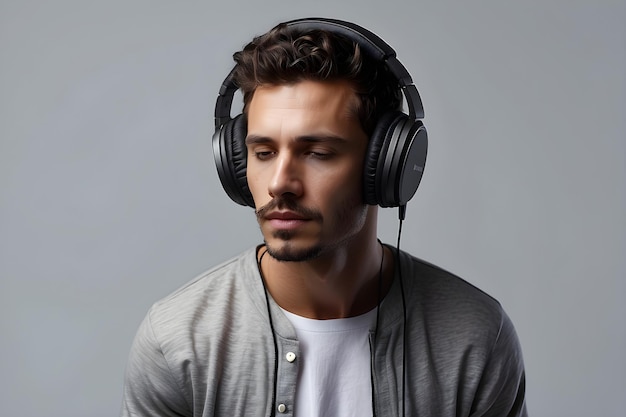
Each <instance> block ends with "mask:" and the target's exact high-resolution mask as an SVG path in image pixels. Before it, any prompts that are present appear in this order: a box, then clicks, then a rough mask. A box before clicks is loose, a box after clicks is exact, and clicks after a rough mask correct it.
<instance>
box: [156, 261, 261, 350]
mask: <svg viewBox="0 0 626 417" xmlns="http://www.w3.org/2000/svg"><path fill="white" fill-rule="evenodd" d="M257 274H258V271H257V270H256V257H255V251H254V249H250V250H247V251H245V252H243V253H241V254H240V255H238V256H237V257H234V258H232V259H230V260H228V261H226V262H224V263H222V264H220V265H218V266H216V267H214V268H212V269H210V270H208V271H206V272H205V273H203V274H201V275H199V276H197V277H196V278H194V279H193V280H191V281H189V282H188V283H186V284H185V285H183V286H182V287H180V288H179V289H177V290H176V291H174V292H172V293H171V294H169V295H168V296H166V297H165V298H163V299H161V300H159V301H157V302H156V303H154V304H153V305H152V307H151V308H150V310H149V311H148V314H147V317H146V322H147V324H148V325H149V326H150V327H151V331H152V332H154V336H155V337H156V338H157V339H158V340H160V341H166V340H168V339H172V338H178V337H181V336H183V335H185V336H189V335H190V333H191V334H193V333H197V332H201V333H204V332H216V331H218V330H219V329H220V328H221V327H223V326H222V324H223V322H224V321H225V320H227V317H225V316H226V315H229V314H230V315H232V314H237V313H241V312H242V310H246V309H250V308H254V304H255V301H254V300H255V291H258V289H257V288H255V285H257V286H260V285H261V284H260V282H258V279H257V278H258V277H257Z"/></svg>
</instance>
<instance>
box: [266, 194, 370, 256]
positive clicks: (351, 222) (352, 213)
mask: <svg viewBox="0 0 626 417" xmlns="http://www.w3.org/2000/svg"><path fill="white" fill-rule="evenodd" d="M367 207H368V206H367V205H366V204H364V203H362V204H357V205H355V204H354V202H353V201H349V200H346V201H345V202H344V204H343V205H342V206H340V207H339V212H338V213H337V222H336V223H337V225H338V226H337V228H338V230H336V232H337V237H338V239H336V240H333V241H331V242H326V243H324V242H322V241H319V240H318V241H317V243H314V244H313V245H310V246H305V247H298V245H297V244H295V243H294V242H292V240H293V239H294V237H297V235H298V233H299V232H298V231H295V230H275V231H273V232H272V235H271V237H273V238H274V239H278V240H279V241H281V242H282V244H281V245H272V244H270V243H269V242H268V239H267V237H266V236H265V235H264V242H265V247H266V248H267V252H268V253H269V254H270V256H271V257H272V258H274V259H276V260H278V261H281V262H305V261H309V260H311V259H315V258H318V257H320V256H321V255H323V254H324V253H328V252H330V251H332V250H333V249H335V248H337V247H339V246H341V245H343V244H344V243H345V242H347V241H349V240H351V239H352V238H353V237H354V235H356V233H357V232H358V231H359V230H361V228H362V227H363V224H364V223H365V219H366V217H367ZM274 209H279V210H280V209H287V210H289V211H293V212H294V213H297V214H298V215H300V216H302V217H305V218H307V219H310V220H311V221H315V222H318V223H319V224H322V223H323V216H322V214H321V213H320V212H319V211H318V210H316V209H312V208H307V207H304V206H300V205H299V204H298V203H297V202H296V201H294V200H293V199H290V198H284V197H279V198H275V199H273V200H271V201H270V202H269V203H268V204H266V205H265V206H263V207H261V208H260V209H258V210H256V211H255V213H256V216H257V220H258V221H259V224H260V223H261V220H262V219H263V217H264V216H265V215H266V214H267V213H268V212H270V211H272V210H274Z"/></svg>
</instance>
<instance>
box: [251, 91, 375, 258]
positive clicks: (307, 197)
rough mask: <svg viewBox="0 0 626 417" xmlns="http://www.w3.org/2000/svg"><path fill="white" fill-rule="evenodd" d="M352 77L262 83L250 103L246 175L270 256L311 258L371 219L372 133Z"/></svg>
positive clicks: (343, 240) (336, 245) (355, 233)
mask: <svg viewBox="0 0 626 417" xmlns="http://www.w3.org/2000/svg"><path fill="white" fill-rule="evenodd" d="M356 100H357V99H356V96H355V94H354V92H353V90H352V88H351V86H350V84H349V83H348V82H346V81H334V82H317V81H301V82H298V83H296V84H291V85H278V86H262V87H259V88H257V89H256V91H255V93H254V96H253V98H252V100H251V101H250V103H249V106H248V136H247V138H246V146H247V150H248V166H247V178H248V184H249V186H250V190H251V192H252V196H253V198H254V202H255V205H256V209H257V217H258V221H259V225H260V227H261V232H262V233H263V237H264V239H265V243H266V244H267V247H268V251H269V252H270V255H272V256H273V257H275V258H276V259H279V260H283V261H304V260H308V259H312V258H315V257H317V256H319V255H321V254H323V253H325V252H327V251H330V250H332V249H334V248H337V247H339V246H341V245H342V244H344V243H346V242H348V241H349V240H350V239H351V238H353V237H354V236H356V235H357V234H358V232H359V231H361V229H362V228H363V225H364V224H365V219H366V215H367V211H368V210H367V207H368V206H367V205H366V204H365V203H364V202H363V196H362V177H363V160H364V157H365V152H366V149H367V135H366V134H365V132H363V129H362V128H361V125H360V123H359V121H358V119H357V117H356V114H355V112H354V109H355V106H356Z"/></svg>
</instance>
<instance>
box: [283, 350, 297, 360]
mask: <svg viewBox="0 0 626 417" xmlns="http://www.w3.org/2000/svg"><path fill="white" fill-rule="evenodd" d="M285 358H286V359H287V362H293V361H295V360H296V354H295V353H293V352H287V354H286V355H285Z"/></svg>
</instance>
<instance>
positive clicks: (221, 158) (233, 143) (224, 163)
mask: <svg viewBox="0 0 626 417" xmlns="http://www.w3.org/2000/svg"><path fill="white" fill-rule="evenodd" d="M246 134H247V123H246V118H245V116H244V115H242V114H240V115H238V116H237V117H235V118H234V119H232V120H229V121H228V122H226V123H224V124H223V125H222V126H221V127H220V129H219V130H218V131H216V132H215V134H214V135H213V156H214V158H215V165H216V167H217V173H218V175H219V178H220V181H221V183H222V187H224V190H225V191H226V194H228V196H229V197H230V198H231V199H232V200H233V201H234V202H235V203H237V204H241V205H242V206H250V207H254V199H253V198H252V193H250V188H249V187H248V178H247V177H246V167H247V164H248V150H247V149H246V145H245V139H246Z"/></svg>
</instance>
